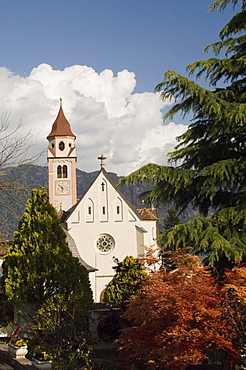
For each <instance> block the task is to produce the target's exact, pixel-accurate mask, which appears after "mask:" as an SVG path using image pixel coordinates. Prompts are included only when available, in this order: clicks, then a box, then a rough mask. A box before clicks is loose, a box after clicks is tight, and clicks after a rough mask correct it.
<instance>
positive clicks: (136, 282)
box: [103, 256, 147, 305]
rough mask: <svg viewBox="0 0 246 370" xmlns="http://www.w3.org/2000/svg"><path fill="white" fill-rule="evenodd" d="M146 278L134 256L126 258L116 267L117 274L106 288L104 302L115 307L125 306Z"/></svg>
mask: <svg viewBox="0 0 246 370" xmlns="http://www.w3.org/2000/svg"><path fill="white" fill-rule="evenodd" d="M146 276H147V274H146V272H145V271H144V270H143V268H142V266H141V264H140V262H139V261H138V260H137V259H136V258H134V257H132V256H126V257H125V258H124V260H123V261H122V262H118V264H117V266H116V274H115V275H114V277H113V279H112V280H111V281H110V283H109V284H108V286H107V288H106V291H105V294H104V299H103V300H104V302H105V303H109V304H115V305H122V304H124V302H125V301H127V300H128V299H129V298H130V297H131V296H132V295H133V294H136V293H137V292H138V290H139V289H140V287H141V285H142V283H143V281H144V279H145V278H146Z"/></svg>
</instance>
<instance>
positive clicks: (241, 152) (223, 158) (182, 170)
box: [122, 0, 246, 265]
mask: <svg viewBox="0 0 246 370" xmlns="http://www.w3.org/2000/svg"><path fill="white" fill-rule="evenodd" d="M230 3H231V4H232V5H233V6H234V7H235V6H236V5H239V4H241V11H240V12H239V13H237V14H235V15H234V16H233V17H232V19H231V20H230V21H229V23H228V24H227V25H226V26H225V27H224V28H223V29H222V30H221V32H220V41H219V42H217V43H214V44H211V45H208V46H207V48H206V49H205V51H208V50H212V51H213V52H214V54H215V57H214V58H210V59H207V60H204V61H199V62H194V63H191V64H190V65H188V67H187V71H188V72H189V74H190V76H193V75H195V77H196V79H198V78H199V77H201V76H204V77H205V79H206V81H207V83H208V85H209V88H208V89H206V88H204V87H201V86H200V85H199V84H197V83H196V82H194V81H192V80H191V79H189V78H187V77H183V76H181V75H179V74H177V73H176V72H174V71H170V70H168V71H166V73H165V75H164V79H163V81H162V82H161V83H160V84H159V85H157V87H156V91H157V92H160V95H161V97H162V98H163V99H166V98H174V99H175V104H174V105H173V106H172V108H171V109H170V110H169V112H168V113H167V114H166V115H165V117H164V119H165V120H167V119H172V118H173V117H174V116H175V114H176V113H177V112H180V113H181V114H182V115H183V117H185V116H186V115H187V114H188V113H192V115H193V119H192V120H191V123H190V125H189V128H188V130H187V131H186V132H185V133H184V134H183V135H181V136H179V137H178V138H177V140H178V145H177V146H176V147H175V150H174V151H173V152H172V153H170V154H169V155H170V162H173V163H175V164H176V165H177V167H175V166H173V167H171V166H170V167H169V166H159V165H156V164H149V165H146V166H144V167H142V168H140V169H139V170H138V171H136V172H134V173H132V174H130V175H129V176H127V177H126V178H125V179H123V181H122V183H124V184H132V183H136V182H140V183H151V182H154V187H153V188H152V190H151V191H150V192H149V194H148V201H149V202H150V203H153V202H154V201H155V202H156V204H157V205H161V204H165V203H167V202H169V201H172V202H173V203H174V204H175V207H176V208H177V209H178V210H179V211H182V210H184V209H185V208H186V207H187V206H188V205H192V206H193V207H195V208H198V210H199V211H200V213H201V214H202V215H203V216H204V217H199V218H196V219H194V220H193V221H190V222H188V223H186V224H183V225H176V226H175V227H174V228H172V229H171V230H170V231H168V232H167V235H166V236H165V238H164V240H165V244H164V245H163V248H166V249H175V248H178V247H183V246H186V245H189V246H192V247H193V248H194V250H195V252H197V253H201V252H205V253H207V254H208V255H209V263H210V264H211V265H215V264H216V262H217V261H219V260H221V259H223V258H225V259H226V260H229V261H231V260H232V261H233V260H240V259H242V258H243V257H244V256H245V252H246V233H245V227H246V192H245V186H246V78H245V75H246V35H245V31H246V2H245V1H243V0H217V1H214V2H213V3H212V4H211V6H210V9H211V10H216V9H219V10H221V11H223V10H224V9H225V8H226V6H227V5H229V4H230ZM220 52H223V53H224V54H223V56H224V57H222V58H219V53H220ZM211 209H213V210H215V214H214V216H213V217H206V216H207V215H208V211H209V210H211Z"/></svg>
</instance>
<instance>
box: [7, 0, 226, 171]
mask: <svg viewBox="0 0 246 370" xmlns="http://www.w3.org/2000/svg"><path fill="white" fill-rule="evenodd" d="M210 3H211V1H209V0H171V1H168V0H142V1H140V0H132V1H122V0H90V1H83V0H80V1H79V0H70V1H68V0H67V1H64V0H60V1H57V0H49V1H48V0H42V1H39V0H21V1H20V0H9V1H4V2H2V3H1V22H0V30H1V32H0V34H1V48H0V55H1V59H0V67H4V69H2V77H1V82H0V93H1V90H2V95H3V96H4V94H6V93H7V91H8V92H10V91H14V92H15V94H16V96H17V95H18V97H16V100H14V99H12V100H11V104H10V105H8V104H7V102H6V104H5V105H4V104H2V106H1V105H0V109H1V110H9V109H11V111H12V112H13V118H15V114H16V117H17V114H18V115H21V117H23V122H24V124H26V125H27V127H28V126H30V122H29V121H28V120H29V119H30V112H28V109H27V107H24V106H23V111H22V110H21V108H20V106H19V105H18V101H19V100H18V99H20V97H21V98H22V99H24V98H25V100H28V101H29V108H30V110H32V111H33V110H34V109H36V115H37V114H38V113H39V108H38V109H37V101H36V102H35V101H34V99H31V98H30V95H28V93H27V91H29V90H30V86H29V88H27V85H28V84H29V82H30V78H29V77H30V76H31V75H30V74H32V71H33V70H34V69H35V71H36V72H35V84H36V85H35V86H36V87H35V89H36V90H35V91H37V81H39V82H40V84H42V88H41V87H40V90H39V93H37V96H36V99H40V100H42V99H44V100H45V99H49V104H47V110H49V112H48V114H47V119H48V120H49V119H50V120H51V122H49V125H50V124H52V122H53V121H54V118H55V117H54V115H56V113H57V109H58V108H57V107H58V103H57V101H56V103H54V102H53V100H54V99H55V94H57V95H59V94H61V95H63V97H64V98H66V99H67V100H66V101H67V106H66V103H65V101H64V109H65V107H66V112H67V115H70V116H71V117H73V115H74V116H75V115H76V112H75V111H76V107H78V105H79V101H76V102H74V104H72V103H71V101H70V100H69V99H70V98H71V94H72V92H71V93H70V95H69V94H68V93H67V92H66V91H67V90H66V88H65V87H64V81H65V80H66V78H68V77H67V75H66V77H65V76H64V73H63V74H62V73H60V76H59V81H60V82H59V84H60V86H59V89H60V90H59V92H58V87H57V89H56V90H54V91H53V92H52V94H53V95H52V94H51V92H50V90H51V87H50V86H49V89H48V87H47V86H48V84H49V85H52V82H51V81H52V79H53V78H54V85H55V84H56V82H57V79H58V73H55V71H58V70H59V71H64V69H65V68H70V67H73V66H76V65H78V66H86V67H89V68H91V69H92V70H93V71H94V72H95V73H96V74H98V75H100V74H101V72H102V71H104V70H110V71H112V73H113V77H112V76H109V74H105V75H104V76H101V75H100V76H101V77H100V78H101V82H100V83H105V89H107V86H110V83H108V84H107V83H106V82H105V79H112V78H115V77H117V74H118V73H119V72H120V71H123V70H127V71H128V75H127V76H126V75H125V77H124V78H121V82H120V83H119V84H118V86H117V89H118V90H119V89H122V91H124V93H122V94H123V95H124V94H125V95H124V99H125V103H124V104H123V105H125V106H126V105H127V104H129V101H130V100H131V98H132V99H133V98H134V99H135V100H136V98H137V97H138V101H139V96H137V94H140V96H141V97H142V100H143V102H142V103H141V104H142V106H143V105H144V99H145V98H146V96H147V95H146V93H147V92H153V91H154V88H155V86H156V85H157V84H158V83H159V82H161V81H162V78H163V74H164V72H165V70H167V69H172V70H175V71H176V72H178V73H180V74H182V75H185V68H186V65H187V64H188V63H190V62H193V61H196V60H201V59H206V58H207V57H208V56H207V55H204V54H203V48H204V47H205V46H206V45H207V44H209V43H212V42H215V41H218V33H219V31H220V29H221V28H222V27H223V26H224V25H225V24H226V23H227V21H229V20H230V18H231V15H232V14H233V13H232V9H231V7H230V6H229V7H228V9H227V10H226V11H225V12H224V13H219V12H208V11H207V10H208V6H209V4H210ZM42 64H45V65H48V66H50V67H51V69H52V71H49V73H50V76H48V75H47V74H48V72H47V71H46V73H45V78H44V73H43V71H44V68H42V71H41V69H40V67H39V66H40V65H42ZM36 69H38V70H36ZM6 70H8V72H10V71H11V74H10V75H8V73H6ZM3 72H4V73H3ZM69 72H71V74H73V73H74V68H72V69H69ZM132 72H133V73H134V75H135V76H134V79H135V84H133V82H132V76H133V75H132V74H131V73H132ZM76 73H78V72H76ZM79 73H80V72H79ZM87 74H88V75H87V77H85V78H84V79H83V82H81V83H83V84H86V83H87V82H88V84H92V83H94V84H95V81H94V80H93V79H92V81H89V80H90V76H91V75H92V72H91V71H90V73H89V71H87ZM55 76H56V77H55ZM15 77H18V78H19V79H18V81H17V78H15ZM70 77H71V76H70ZM73 77H74V76H73ZM94 77H95V76H94ZM94 77H93V78H94ZM10 81H11V82H10ZM62 81H63V88H61V84H62ZM102 81H103V82H102ZM32 82H33V81H32ZM10 83H11V84H12V85H11V86H12V87H11V88H10V86H9V85H8V84H10ZM6 84H7V85H8V88H7V90H6V92H4V90H3V89H6ZM13 85H14V87H13ZM75 85H76V84H75V83H73V90H71V91H73V92H76V91H80V94H79V95H80V99H81V96H82V95H83V96H85V95H86V93H85V92H84V91H82V90H80V87H78V88H77V87H76V86H75ZM11 89H12V90H11ZM32 89H33V85H32ZM63 89H64V90H66V91H65V92H64V90H63ZM20 90H22V94H20V93H18V94H17V91H18V92H19V91H20ZM41 90H43V95H42V93H41ZM48 90H49V92H47V91H48ZM126 91H127V92H126ZM15 94H13V95H15ZM66 94H67V96H66ZM114 94H115V92H114V91H113V90H112V92H111V96H112V99H113V95H114ZM68 95H69V96H68ZM76 96H77V97H78V94H77V95H76ZM89 96H92V97H93V98H94V99H95V102H96V103H100V102H102V103H104V108H105V107H106V106H107V104H108V105H109V104H110V103H109V102H108V103H107V102H106V103H105V101H104V98H103V96H100V98H99V97H98V96H97V97H95V96H94V95H93V94H92V92H91V91H90V95H88V96H87V97H86V98H87V99H88V98H89ZM50 99H51V100H52V101H51V100H50ZM57 99H59V96H57ZM76 99H77V98H76ZM46 103H47V101H46ZM53 103H54V106H53V105H52V104H53ZM40 104H41V103H40ZM80 104H81V105H80V107H81V106H82V105H83V102H82V101H80ZM134 104H135V105H134V106H136V103H134ZM138 104H139V105H140V103H138ZM157 105H158V104H157ZM94 108H95V107H94ZM94 108H92V110H93V112H94V113H95V111H94ZM106 108H107V107H106ZM139 109H140V108H139ZM156 109H157V111H158V112H156V115H158V114H159V112H160V110H162V109H163V106H161V107H160V106H158V107H157V108H156ZM40 111H41V108H40ZM78 112H79V111H77V113H78ZM131 112H132V110H131ZM128 113H129V112H128ZM124 114H125V113H124ZM153 114H154V113H153ZM142 115H144V112H142ZM116 116H117V115H116ZM116 116H115V117H116ZM119 116H120V115H118V116H117V124H119V122H118V121H119ZM121 116H122V115H121ZM49 117H50V118H49ZM105 117H106V116H104V127H106V126H107V125H108V122H107V118H105ZM115 117H114V118H115ZM68 118H69V117H68ZM73 118H74V119H75V118H76V117H73ZM110 119H112V115H111V117H109V120H110ZM105 120H106V121H105ZM136 121H137V120H136ZM150 121H151V119H150V117H149V122H150ZM134 122H135V121H134V120H133V119H132V125H134V124H135V123H134ZM71 123H72V122H71ZM187 123H188V122H181V120H180V118H179V117H177V121H176V122H175V124H180V125H181V126H179V128H180V130H179V131H178V130H175V129H174V128H173V132H174V134H176V133H178V134H179V133H182V132H183V131H184V128H183V127H182V125H183V124H185V125H186V124H187ZM111 124H114V125H116V123H115V122H114V123H112V122H111ZM160 124H161V123H160ZM77 125H78V124H77V123H76V122H75V123H74V127H76V128H78V126H77ZM81 127H82V126H81ZM114 127H116V128H117V129H118V128H119V126H117V125H116V126H114ZM156 127H157V126H156ZM176 128H177V127H176ZM81 129H82V128H81ZM46 130H48V123H47V129H46ZM83 130H84V131H86V122H84V124H83ZM140 130H141V126H136V133H137V132H138V133H139V131H140ZM78 131H79V129H78ZM133 131H134V130H133ZM176 131H178V132H176ZM40 132H41V135H42V131H40ZM95 132H96V128H95V131H94V132H91V135H94V134H95ZM147 134H148V135H149V136H150V137H151V133H150V132H147V131H145V133H144V135H145V136H146V135H147ZM110 135H111V136H110V138H109V140H111V141H112V140H114V137H113V136H114V135H113V134H112V132H111V134H110ZM165 135H166V133H165ZM44 140H45V139H44ZM104 140H105V138H104ZM143 140H144V138H143ZM153 140H154V139H153ZM98 141H100V140H98ZM133 142H134V140H133ZM166 144H167V148H168V149H170V148H171V146H170V145H169V144H172V145H173V139H172V140H171V139H170V140H169V142H167V143H166ZM42 145H44V146H45V145H46V143H45V141H43V143H41V144H40V148H41V146H42ZM91 145H97V147H95V149H98V150H99V154H101V150H100V149H102V150H103V149H104V150H106V151H107V150H108V151H109V157H110V158H111V159H112V158H115V157H114V155H115V154H114V153H115V148H114V149H112V147H111V148H109V146H108V147H107V146H104V147H102V148H98V142H97V143H95V142H94V143H92V144H91ZM118 145H119V143H118ZM158 145H159V144H158ZM140 146H141V143H139V147H140ZM123 147H124V145H123ZM158 148H159V146H158ZM167 148H166V149H165V151H164V152H165V153H166V152H167ZM124 149H126V148H124ZM132 149H133V148H132ZM122 150H123V149H122ZM164 152H162V153H159V155H158V156H153V161H155V160H158V159H159V158H162V155H163V154H164ZM105 154H107V153H105ZM135 154H136V153H135ZM138 154H139V153H138ZM91 155H94V152H93V153H91ZM165 155H166V154H165ZM119 157H121V159H120V160H121V161H122V162H121V165H120V162H119V159H118V160H116V159H115V160H113V159H112V161H111V159H110V160H109V163H110V164H111V167H113V169H115V170H117V168H118V167H117V166H118V165H120V167H119V168H120V170H122V171H123V170H124V166H123V163H124V160H125V161H128V160H129V161H131V160H130V158H128V159H126V158H124V156H123V154H121V155H120V156H119ZM131 157H132V158H134V153H132V155H131ZM143 157H147V158H146V160H145V161H151V155H149V154H147V153H145V154H143V153H142V159H141V160H139V161H137V162H136V163H135V164H134V165H132V166H128V167H127V169H126V171H130V170H133V169H135V168H136V167H137V166H138V165H142V164H144V163H145V161H144V160H143ZM164 163H165V161H164V160H163V164H164ZM87 164H88V160H87ZM84 165H85V163H84ZM91 167H93V166H92V163H90V164H89V165H87V166H85V168H86V169H87V170H88V169H89V168H91ZM92 169H93V168H92Z"/></svg>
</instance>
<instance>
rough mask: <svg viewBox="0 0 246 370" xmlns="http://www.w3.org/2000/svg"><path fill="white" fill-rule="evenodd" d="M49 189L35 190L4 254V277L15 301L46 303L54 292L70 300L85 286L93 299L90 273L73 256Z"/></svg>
mask: <svg viewBox="0 0 246 370" xmlns="http://www.w3.org/2000/svg"><path fill="white" fill-rule="evenodd" d="M65 239H66V234H65V232H64V231H63V229H62V228H61V226H60V222H59V219H58V216H57V212H56V210H55V209H54V207H53V206H52V205H51V204H50V203H49V198H48V196H47V193H46V190H45V188H41V189H40V190H37V189H34V190H33V191H32V196H31V198H30V199H29V200H28V202H27V206H26V210H25V212H24V214H23V217H22V219H21V220H20V222H19V227H18V231H16V232H15V236H14V241H13V244H12V246H11V247H10V248H9V250H8V252H7V254H6V255H5V257H4V263H3V279H4V289H5V293H6V296H7V297H8V300H9V301H10V302H12V303H13V304H18V305H19V304H23V303H27V302H29V303H30V302H33V303H35V304H37V305H40V304H42V303H43V302H44V301H46V300H47V299H49V298H51V297H53V296H54V295H58V294H62V295H63V296H64V298H65V299H68V298H69V297H70V295H71V294H72V293H80V294H81V289H82V291H83V292H84V295H85V296H86V301H88V302H91V299H92V298H91V290H90V285H89V279H88V273H87V271H86V269H85V268H84V267H83V266H81V265H80V264H79V262H78V260H77V259H76V258H74V257H73V256H72V253H71V252H70V250H69V248H68V245H67V243H66V240H65Z"/></svg>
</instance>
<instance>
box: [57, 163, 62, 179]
mask: <svg viewBox="0 0 246 370" xmlns="http://www.w3.org/2000/svg"><path fill="white" fill-rule="evenodd" d="M57 178H58V179H60V178H62V167H61V166H60V165H59V166H57Z"/></svg>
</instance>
